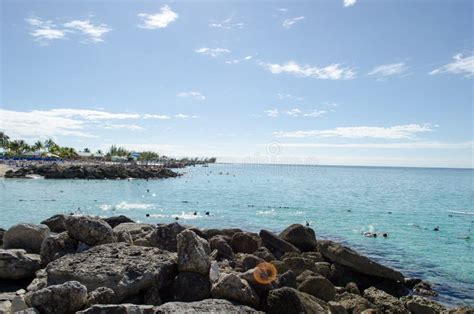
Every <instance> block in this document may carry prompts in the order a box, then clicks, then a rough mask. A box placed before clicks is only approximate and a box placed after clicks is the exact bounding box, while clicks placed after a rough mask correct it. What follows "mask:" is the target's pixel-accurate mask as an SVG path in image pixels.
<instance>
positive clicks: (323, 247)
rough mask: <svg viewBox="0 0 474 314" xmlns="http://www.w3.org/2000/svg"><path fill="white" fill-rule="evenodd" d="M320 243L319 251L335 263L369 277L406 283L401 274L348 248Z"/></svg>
mask: <svg viewBox="0 0 474 314" xmlns="http://www.w3.org/2000/svg"><path fill="white" fill-rule="evenodd" d="M318 243H319V251H320V252H321V253H322V254H323V256H324V257H325V258H327V259H328V260H330V261H331V262H333V263H338V264H341V265H344V266H347V267H349V268H350V269H352V270H355V271H357V272H359V273H362V274H366V275H369V276H374V277H380V278H386V279H390V280H394V281H400V282H403V281H404V277H403V275H402V274H401V273H400V272H398V271H396V270H393V269H391V268H388V267H386V266H383V265H381V264H379V263H376V262H374V261H372V260H370V259H369V258H367V257H365V256H362V255H360V254H359V253H357V252H355V251H353V250H351V249H350V248H348V247H345V246H342V245H340V244H338V243H335V242H332V241H319V242H318Z"/></svg>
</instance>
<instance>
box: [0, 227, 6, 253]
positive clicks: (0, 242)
mask: <svg viewBox="0 0 474 314" xmlns="http://www.w3.org/2000/svg"><path fill="white" fill-rule="evenodd" d="M4 235H5V229H3V228H0V248H1V247H2V246H3V236H4Z"/></svg>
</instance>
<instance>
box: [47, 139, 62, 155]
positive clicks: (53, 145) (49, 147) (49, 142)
mask: <svg viewBox="0 0 474 314" xmlns="http://www.w3.org/2000/svg"><path fill="white" fill-rule="evenodd" d="M44 147H45V148H46V149H47V150H48V152H50V153H53V152H57V151H58V150H59V146H58V144H56V142H55V141H53V139H52V138H49V139H47V140H46V141H44Z"/></svg>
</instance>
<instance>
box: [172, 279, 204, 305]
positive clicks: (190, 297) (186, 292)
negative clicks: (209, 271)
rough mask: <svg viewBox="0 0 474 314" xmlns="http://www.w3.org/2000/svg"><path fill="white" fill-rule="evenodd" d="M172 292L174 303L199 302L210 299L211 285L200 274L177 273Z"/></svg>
mask: <svg viewBox="0 0 474 314" xmlns="http://www.w3.org/2000/svg"><path fill="white" fill-rule="evenodd" d="M174 291H175V300H176V301H183V302H192V301H200V300H204V299H207V298H210V297H211V283H210V282H209V278H208V277H207V276H203V275H201V274H197V273H179V274H178V276H176V278H175V281H174Z"/></svg>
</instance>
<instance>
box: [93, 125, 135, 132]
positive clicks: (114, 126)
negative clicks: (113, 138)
mask: <svg viewBox="0 0 474 314" xmlns="http://www.w3.org/2000/svg"><path fill="white" fill-rule="evenodd" d="M102 128H104V129H108V130H117V129H126V130H129V131H140V130H144V128H143V127H141V126H139V125H136V124H105V125H104V126H103V127H102Z"/></svg>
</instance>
